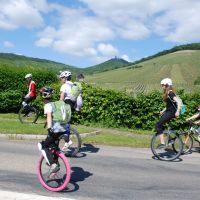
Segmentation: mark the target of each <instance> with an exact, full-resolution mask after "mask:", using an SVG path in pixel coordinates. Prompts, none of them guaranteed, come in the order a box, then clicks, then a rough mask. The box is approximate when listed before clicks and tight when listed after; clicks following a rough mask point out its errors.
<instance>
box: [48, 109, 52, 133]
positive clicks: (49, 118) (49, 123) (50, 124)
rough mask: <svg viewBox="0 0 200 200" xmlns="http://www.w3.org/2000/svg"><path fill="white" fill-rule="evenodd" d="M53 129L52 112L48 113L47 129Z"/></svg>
mask: <svg viewBox="0 0 200 200" xmlns="http://www.w3.org/2000/svg"><path fill="white" fill-rule="evenodd" d="M51 127H52V115H51V112H48V113H47V129H49V128H51Z"/></svg>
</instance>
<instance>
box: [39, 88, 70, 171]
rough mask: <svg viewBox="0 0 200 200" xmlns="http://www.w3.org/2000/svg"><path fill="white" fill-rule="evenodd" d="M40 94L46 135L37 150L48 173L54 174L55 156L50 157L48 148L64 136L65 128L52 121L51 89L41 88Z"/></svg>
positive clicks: (55, 167)
mask: <svg viewBox="0 0 200 200" xmlns="http://www.w3.org/2000/svg"><path fill="white" fill-rule="evenodd" d="M40 94H41V96H42V97H43V99H44V103H45V106H44V114H45V115H46V116H47V130H48V135H47V137H46V139H45V141H42V142H41V143H38V148H39V150H41V152H42V154H43V156H44V158H45V159H46V161H47V163H48V164H49V166H50V173H55V172H57V171H59V169H60V168H59V165H58V163H57V162H56V158H55V156H53V155H52V153H51V151H50V150H49V147H50V146H51V145H52V144H54V145H58V144H56V143H55V141H56V140H57V139H58V138H59V136H60V135H62V134H65V133H66V130H67V129H68V128H67V125H66V124H60V123H59V122H55V121H54V119H53V112H54V109H53V107H52V104H51V98H52V94H53V89H52V88H50V87H43V88H41V89H40Z"/></svg>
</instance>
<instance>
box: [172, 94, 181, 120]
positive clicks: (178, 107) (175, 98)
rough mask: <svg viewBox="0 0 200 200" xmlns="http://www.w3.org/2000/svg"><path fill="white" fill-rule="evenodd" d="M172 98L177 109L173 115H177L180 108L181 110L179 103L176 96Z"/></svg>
mask: <svg viewBox="0 0 200 200" xmlns="http://www.w3.org/2000/svg"><path fill="white" fill-rule="evenodd" d="M173 100H174V101H175V102H176V105H177V110H176V113H175V116H176V117H179V115H180V110H181V103H180V101H178V98H177V97H176V96H174V98H173Z"/></svg>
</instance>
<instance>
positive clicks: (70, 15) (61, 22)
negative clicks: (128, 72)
mask: <svg viewBox="0 0 200 200" xmlns="http://www.w3.org/2000/svg"><path fill="white" fill-rule="evenodd" d="M79 1H81V2H82V3H83V4H84V6H82V5H83V4H80V5H79V7H78V6H77V7H75V6H74V7H67V3H66V6H64V3H62V4H59V3H56V2H59V1H50V0H32V1H30V0H1V1H0V29H17V28H20V27H25V28H35V27H37V28H38V27H39V28H40V31H39V33H38V34H37V37H38V39H37V41H36V42H35V44H36V46H38V47H42V48H51V49H53V50H54V51H56V52H58V53H62V54H68V55H74V56H82V57H83V56H88V57H91V58H92V59H94V60H96V61H98V60H104V59H106V58H108V59H109V58H110V57H112V56H115V55H120V54H122V55H123V52H121V51H120V46H113V45H112V44H114V43H115V41H116V40H121V41H124V40H129V41H137V40H144V39H146V38H148V37H150V36H151V35H152V34H154V35H158V36H161V37H162V38H163V40H166V41H170V42H175V43H177V42H180V43H186V42H187V43H188V42H195V41H199V39H200V26H199V19H200V12H199V10H200V1H198V0H176V1H174V0H167V1H166V0H160V1H158V0H109V1H104V2H103V3H102V2H101V1H99V0H79ZM52 2H54V3H52ZM43 14H44V15H43ZM44 16H45V18H43V17H44ZM45 24H46V26H44V25H45ZM121 41H120V42H119V43H120V44H121ZM115 44H116V43H115ZM133 48H134V47H133ZM124 56H125V55H124ZM126 58H127V57H126Z"/></svg>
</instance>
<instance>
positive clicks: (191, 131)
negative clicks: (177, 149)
mask: <svg viewBox="0 0 200 200" xmlns="http://www.w3.org/2000/svg"><path fill="white" fill-rule="evenodd" d="M188 123H189V128H188V131H187V132H183V133H181V134H180V137H181V138H182V141H183V154H186V153H189V152H191V150H192V148H193V146H194V142H197V143H198V145H199V146H200V135H199V133H198V132H197V131H196V129H195V126H197V125H196V124H195V123H194V122H192V121H188Z"/></svg>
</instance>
